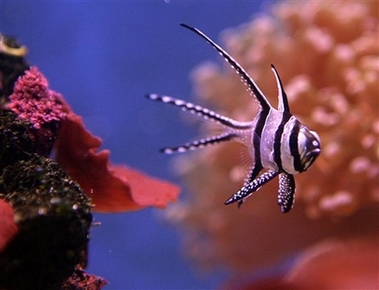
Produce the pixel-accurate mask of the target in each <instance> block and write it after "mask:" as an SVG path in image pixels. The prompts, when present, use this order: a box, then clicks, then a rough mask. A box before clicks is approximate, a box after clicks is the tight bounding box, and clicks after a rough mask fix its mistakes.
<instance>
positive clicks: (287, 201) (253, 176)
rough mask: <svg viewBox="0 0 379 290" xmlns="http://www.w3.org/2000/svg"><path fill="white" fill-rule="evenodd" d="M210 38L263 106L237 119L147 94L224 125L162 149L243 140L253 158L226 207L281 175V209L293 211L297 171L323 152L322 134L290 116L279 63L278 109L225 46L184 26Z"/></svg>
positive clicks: (168, 150) (170, 151)
mask: <svg viewBox="0 0 379 290" xmlns="http://www.w3.org/2000/svg"><path fill="white" fill-rule="evenodd" d="M181 26H183V27H185V28H187V29H189V30H190V31H192V32H194V33H195V34H197V35H199V36H200V37H201V38H203V39H205V40H206V41H207V42H208V43H209V44H210V45H211V46H212V47H213V48H214V49H215V50H216V51H217V52H218V53H219V54H220V55H221V56H222V57H223V58H224V60H225V61H226V62H227V63H228V64H229V65H230V66H231V67H232V68H233V69H234V71H235V72H236V73H237V75H239V77H240V78H241V82H242V83H243V84H244V85H245V87H246V88H247V91H248V93H249V95H250V96H251V97H252V98H253V100H254V101H255V102H256V103H257V104H258V107H259V109H258V112H257V113H256V114H255V116H254V117H253V119H252V120H251V121H237V120H234V119H232V118H229V117H227V116H223V115H221V114H218V113H217V112H215V111H212V110H210V109H208V108H205V107H202V106H199V105H196V104H193V103H190V102H186V101H184V100H181V99H177V98H174V97H171V96H166V95H161V94H148V95H147V98H148V99H150V100H153V101H159V102H162V103H165V104H169V105H173V106H175V107H178V108H180V109H182V110H184V111H188V112H190V113H193V114H196V115H198V116H200V117H202V118H203V119H205V120H209V121H212V122H215V123H218V124H219V125H221V127H222V128H223V131H222V133H221V134H219V135H215V136H210V137H206V138H202V139H199V140H195V141H192V142H189V143H186V144H183V145H180V146H176V147H167V148H163V149H162V150H161V151H162V152H163V153H166V154H174V153H184V152H187V151H190V150H197V149H200V148H204V147H207V146H210V145H215V144H219V143H222V142H226V141H237V142H241V143H243V144H244V145H245V146H246V147H247V149H248V152H249V154H250V156H251V160H252V165H251V166H250V168H249V170H248V174H247V178H246V179H245V182H244V184H243V186H242V187H241V189H240V190H238V191H237V192H236V193H234V194H233V195H232V196H231V197H230V198H229V199H227V200H226V201H225V204H226V205H229V204H232V203H235V202H237V203H238V206H239V207H240V206H241V205H242V204H243V202H244V201H245V200H246V199H247V198H249V197H250V196H251V195H252V194H253V193H254V192H256V191H258V190H259V189H260V188H262V187H263V186H264V185H265V184H267V183H268V182H269V181H271V180H272V179H274V178H275V177H276V176H278V179H279V188H278V205H279V207H280V210H281V212H282V213H287V212H289V211H290V210H291V209H292V208H293V206H294V203H295V189H296V186H295V178H294V175H296V174H299V173H302V172H304V171H306V170H307V169H308V168H309V167H310V166H311V165H312V164H313V163H314V161H315V160H316V159H317V157H318V156H319V155H320V153H321V140H320V137H319V135H318V134H317V133H316V132H314V131H311V130H310V129H308V128H307V127H306V126H305V125H304V124H302V123H301V122H300V121H299V120H298V119H297V118H296V117H295V116H294V115H292V114H291V111H290V107H289V102H288V98H287V95H286V93H285V91H284V87H283V83H282V81H281V79H280V76H279V73H278V71H277V70H276V68H275V66H274V65H271V70H272V72H273V74H274V77H275V80H276V84H277V88H278V108H277V109H275V108H274V107H273V106H272V105H271V104H270V102H269V101H268V99H267V98H266V96H265V95H264V94H263V93H262V91H261V90H260V89H259V87H258V85H257V84H256V83H255V81H254V80H253V78H251V77H250V76H249V74H248V73H247V72H246V70H245V69H244V68H243V67H242V66H241V65H240V64H239V63H238V62H237V61H236V60H235V59H234V58H233V57H232V56H231V55H229V54H228V53H227V52H226V51H225V50H224V49H223V48H221V46H219V45H218V44H217V43H215V42H214V41H213V40H212V39H210V38H209V37H208V36H207V35H206V34H204V33H203V32H202V31H201V30H199V29H197V28H195V27H192V26H189V25H187V24H181Z"/></svg>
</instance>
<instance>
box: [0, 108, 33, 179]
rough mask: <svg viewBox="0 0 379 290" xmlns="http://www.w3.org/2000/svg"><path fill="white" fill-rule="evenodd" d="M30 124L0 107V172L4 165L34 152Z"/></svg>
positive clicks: (25, 157)
mask: <svg viewBox="0 0 379 290" xmlns="http://www.w3.org/2000/svg"><path fill="white" fill-rule="evenodd" d="M33 136H34V135H33V132H32V130H31V124H30V123H28V122H26V121H23V120H20V119H19V118H18V117H17V114H16V113H14V112H12V111H8V110H4V109H1V108H0V148H1V151H0V173H1V172H2V170H3V169H4V167H5V166H7V165H10V164H14V163H16V162H18V161H20V160H25V159H28V158H29V157H30V155H31V154H33V153H35V152H36V148H37V144H36V141H35V139H34V138H33Z"/></svg>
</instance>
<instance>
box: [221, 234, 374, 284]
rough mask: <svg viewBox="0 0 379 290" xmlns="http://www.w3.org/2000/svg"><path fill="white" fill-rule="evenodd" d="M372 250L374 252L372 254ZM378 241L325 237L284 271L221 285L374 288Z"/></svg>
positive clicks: (372, 239)
mask: <svg viewBox="0 0 379 290" xmlns="http://www.w3.org/2000/svg"><path fill="white" fill-rule="evenodd" d="M375 254H376V255H375ZM378 254H379V249H378V241H377V239H376V238H371V239H351V240H348V241H344V242H340V241H337V240H327V241H323V242H321V243H318V244H316V245H314V246H312V247H311V248H310V249H308V250H307V251H305V252H304V253H302V254H301V255H300V256H299V257H297V258H296V259H295V261H294V262H293V263H292V265H290V267H289V268H290V270H289V271H288V272H287V273H285V274H284V275H280V274H276V275H272V277H270V278H269V279H252V281H250V282H249V281H248V280H249V279H246V280H247V281H244V282H243V283H241V281H240V280H232V281H229V282H228V283H226V284H225V285H223V287H222V288H223V289H240V290H242V289H246V290H255V289H257V290H260V289H377V288H378V286H379V284H378V283H379V282H378V279H377V278H378V276H377V274H378V273H377V269H378V263H379V261H378V258H377V257H378Z"/></svg>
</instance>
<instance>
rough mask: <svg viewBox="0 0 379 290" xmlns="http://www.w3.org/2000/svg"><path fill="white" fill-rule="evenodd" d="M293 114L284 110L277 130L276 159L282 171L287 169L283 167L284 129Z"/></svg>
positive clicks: (275, 142) (275, 140)
mask: <svg viewBox="0 0 379 290" xmlns="http://www.w3.org/2000/svg"><path fill="white" fill-rule="evenodd" d="M291 116H292V115H291V114H289V113H288V112H286V111H284V112H283V115H282V120H281V122H280V124H279V126H278V129H277V130H276V132H275V138H274V161H275V163H276V165H277V166H278V169H279V170H280V171H285V170H284V169H283V167H282V156H281V149H280V147H281V141H282V135H283V131H284V126H285V125H286V124H287V122H288V121H289V119H290V118H291Z"/></svg>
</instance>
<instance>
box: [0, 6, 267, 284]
mask: <svg viewBox="0 0 379 290" xmlns="http://www.w3.org/2000/svg"><path fill="white" fill-rule="evenodd" d="M262 2H264V1H191V2H186V1H96V2H90V1H86V2H84V1H83V2H82V1H65V2H63V1H62V2H61V1H44V2H42V1H29V2H26V1H0V31H1V32H3V33H5V34H8V35H14V36H16V37H17V38H18V39H19V40H20V42H22V43H23V44H25V45H27V47H28V48H29V54H28V60H29V61H30V63H31V64H34V65H36V66H38V67H39V68H40V70H41V71H42V72H43V73H44V74H45V76H46V77H47V78H48V80H49V82H50V86H51V88H52V89H54V90H56V91H58V92H60V93H62V94H63V95H64V97H65V98H66V100H67V101H68V102H69V103H70V105H71V107H72V108H73V110H74V111H75V112H76V113H77V114H79V115H82V116H83V118H84V122H85V123H86V125H87V127H88V128H89V129H90V130H91V131H92V132H93V133H94V134H95V135H98V136H101V137H102V139H103V148H107V149H110V150H111V160H112V162H114V163H125V164H128V165H130V166H132V167H135V168H138V169H140V170H143V171H145V172H147V173H149V174H151V175H154V176H157V177H161V178H164V179H167V180H171V181H175V182H180V180H178V179H176V177H175V175H174V174H173V172H171V171H170V168H169V162H170V159H171V158H170V157H169V156H165V155H161V154H159V153H158V149H159V148H160V147H162V146H166V145H177V144H178V143H181V142H183V141H188V140H191V138H193V137H194V136H195V134H196V128H190V127H188V126H186V124H185V123H183V122H181V121H180V114H179V113H178V111H177V110H175V109H173V110H172V108H167V107H166V106H163V105H162V104H159V103H154V102H151V101H148V100H147V99H145V98H144V95H145V94H146V93H164V94H169V95H172V96H175V97H179V98H183V99H186V100H191V98H193V90H192V88H191V83H190V80H189V74H190V72H191V70H192V69H193V68H194V67H195V66H196V65H198V64H200V63H201V62H203V61H206V60H212V61H218V62H219V63H220V64H221V63H222V61H221V60H220V58H219V56H218V55H217V53H216V52H215V51H213V49H211V48H210V47H209V46H208V45H207V44H206V43H205V41H203V40H202V39H200V38H199V37H198V36H196V35H195V34H193V33H192V32H190V31H188V30H186V29H184V28H182V27H180V26H179V24H180V23H182V22H184V23H187V24H189V25H193V26H196V27H198V28H200V29H201V30H203V31H204V32H206V33H207V34H208V35H209V36H210V37H211V38H213V39H214V40H220V38H219V33H220V32H221V31H222V30H223V29H225V28H229V27H236V26H238V25H240V24H242V23H244V22H246V21H248V20H250V19H251V17H252V16H253V15H254V14H256V13H258V12H260V11H262V9H263V10H264V9H265V7H266V6H265V5H264V4H262ZM266 2H267V1H266ZM162 215H163V211H162V210H158V209H146V210H142V211H138V212H132V213H124V214H95V215H94V218H95V221H100V222H101V223H102V225H101V226H99V227H93V228H92V230H91V241H90V255H89V267H88V269H87V270H88V272H90V273H94V274H97V275H99V276H102V277H104V278H106V279H107V280H108V281H109V282H110V284H109V286H107V287H106V288H105V289H210V288H215V287H217V286H218V285H220V283H221V282H222V281H223V280H224V279H225V277H224V273H221V272H214V273H211V274H202V273H201V272H200V270H199V269H197V268H196V265H195V264H193V263H190V262H189V259H188V258H186V254H185V252H184V249H183V247H182V246H181V242H180V231H179V230H178V229H177V228H175V227H173V226H172V225H170V224H168V223H167V222H165V221H164V220H163V219H162Z"/></svg>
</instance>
